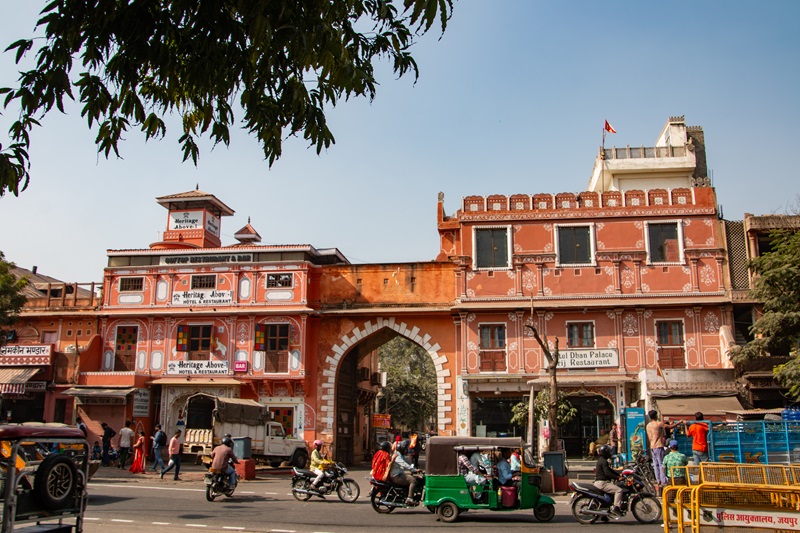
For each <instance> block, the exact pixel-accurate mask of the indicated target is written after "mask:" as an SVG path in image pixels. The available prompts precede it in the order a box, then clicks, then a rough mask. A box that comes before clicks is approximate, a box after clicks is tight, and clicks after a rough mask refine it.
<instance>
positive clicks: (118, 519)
mask: <svg viewBox="0 0 800 533" xmlns="http://www.w3.org/2000/svg"><path fill="white" fill-rule="evenodd" d="M111 521H112V522H122V523H125V524H132V523H133V520H123V519H122V518H112V519H111Z"/></svg>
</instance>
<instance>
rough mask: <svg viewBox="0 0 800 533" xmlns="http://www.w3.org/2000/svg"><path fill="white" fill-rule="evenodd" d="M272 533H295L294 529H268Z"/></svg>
mask: <svg viewBox="0 0 800 533" xmlns="http://www.w3.org/2000/svg"><path fill="white" fill-rule="evenodd" d="M270 531H272V533H297V530H296V529H270Z"/></svg>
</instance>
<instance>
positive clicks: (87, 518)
mask: <svg viewBox="0 0 800 533" xmlns="http://www.w3.org/2000/svg"><path fill="white" fill-rule="evenodd" d="M83 519H84V520H100V519H99V518H89V517H88V516H84V517H83Z"/></svg>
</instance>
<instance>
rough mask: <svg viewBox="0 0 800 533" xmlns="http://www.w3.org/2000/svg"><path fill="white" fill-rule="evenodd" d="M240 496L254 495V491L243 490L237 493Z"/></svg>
mask: <svg viewBox="0 0 800 533" xmlns="http://www.w3.org/2000/svg"><path fill="white" fill-rule="evenodd" d="M239 493H240V494H255V491H252V490H243V491H240V492H239Z"/></svg>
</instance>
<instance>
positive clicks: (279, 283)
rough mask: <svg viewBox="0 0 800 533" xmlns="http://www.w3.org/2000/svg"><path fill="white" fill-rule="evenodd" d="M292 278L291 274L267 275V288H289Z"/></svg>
mask: <svg viewBox="0 0 800 533" xmlns="http://www.w3.org/2000/svg"><path fill="white" fill-rule="evenodd" d="M292 281H293V276H292V275H291V274H267V287H268V288H269V287H291V286H292Z"/></svg>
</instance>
